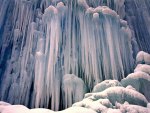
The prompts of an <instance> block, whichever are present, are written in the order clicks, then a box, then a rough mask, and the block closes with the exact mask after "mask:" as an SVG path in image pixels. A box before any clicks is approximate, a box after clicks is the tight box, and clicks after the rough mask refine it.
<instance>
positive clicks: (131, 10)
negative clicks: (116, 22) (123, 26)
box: [125, 0, 150, 53]
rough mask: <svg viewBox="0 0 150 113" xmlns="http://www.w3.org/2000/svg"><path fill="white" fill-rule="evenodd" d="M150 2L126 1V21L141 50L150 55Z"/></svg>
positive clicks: (142, 0)
mask: <svg viewBox="0 0 150 113" xmlns="http://www.w3.org/2000/svg"><path fill="white" fill-rule="evenodd" d="M149 9H150V1H149V0H125V10H126V20H127V21H128V23H129V26H130V28H131V29H132V32H133V37H135V38H134V39H136V41H137V44H138V46H139V49H140V50H143V51H145V52H148V53H150V44H149V43H150V11H149Z"/></svg>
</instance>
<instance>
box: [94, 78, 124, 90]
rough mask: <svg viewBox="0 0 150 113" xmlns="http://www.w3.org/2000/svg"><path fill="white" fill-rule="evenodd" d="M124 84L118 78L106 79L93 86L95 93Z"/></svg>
mask: <svg viewBox="0 0 150 113" xmlns="http://www.w3.org/2000/svg"><path fill="white" fill-rule="evenodd" d="M115 86H122V85H121V83H120V82H119V81H117V80H105V81H103V82H101V83H99V84H97V85H96V86H94V88H93V93H95V92H102V91H104V90H105V89H107V88H109V87H115Z"/></svg>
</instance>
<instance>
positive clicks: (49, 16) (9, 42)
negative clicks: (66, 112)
mask: <svg viewBox="0 0 150 113" xmlns="http://www.w3.org/2000/svg"><path fill="white" fill-rule="evenodd" d="M0 2H1V3H0V15H1V18H0V79H1V81H2V82H1V83H0V100H4V101H7V102H10V103H12V104H24V105H26V106H29V107H49V108H51V109H52V110H59V109H62V108H63V106H68V105H64V104H65V103H64V102H63V101H62V100H64V99H62V98H64V96H63V95H62V92H63V91H62V90H63V89H62V79H63V76H64V75H66V74H74V75H76V76H77V77H79V78H81V79H82V80H83V81H84V83H85V84H86V86H87V90H88V91H91V89H92V88H93V86H94V85H95V84H97V83H99V82H101V81H103V80H105V79H117V80H121V79H122V78H124V77H125V75H127V74H128V73H130V72H131V71H133V68H134V59H133V57H132V53H133V52H132V45H131V42H132V33H131V31H130V29H129V27H128V24H127V22H126V21H124V20H123V18H124V16H125V10H124V7H125V6H124V0H111V1H109V0H99V1H98V0H95V2H91V0H87V1H86V0H0ZM103 5H105V6H103ZM107 6H108V7H107ZM109 7H110V8H109ZM112 9H113V10H112ZM116 12H117V13H118V14H119V15H120V16H119V15H118V14H117V13H116ZM76 95H78V94H75V97H76Z"/></svg>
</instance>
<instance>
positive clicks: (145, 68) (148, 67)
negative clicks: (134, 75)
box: [134, 64, 150, 75]
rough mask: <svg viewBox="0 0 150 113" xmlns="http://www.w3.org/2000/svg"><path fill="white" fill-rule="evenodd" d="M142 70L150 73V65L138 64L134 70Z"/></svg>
mask: <svg viewBox="0 0 150 113" xmlns="http://www.w3.org/2000/svg"><path fill="white" fill-rule="evenodd" d="M137 71H142V72H145V73H147V74H149V75H150V65H147V64H138V65H137V67H136V68H135V70H134V72H137Z"/></svg>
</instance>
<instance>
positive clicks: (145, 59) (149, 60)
mask: <svg viewBox="0 0 150 113" xmlns="http://www.w3.org/2000/svg"><path fill="white" fill-rule="evenodd" d="M136 62H137V64H143V63H144V64H150V54H148V53H146V52H144V51H140V52H139V53H138V54H137V56H136Z"/></svg>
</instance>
